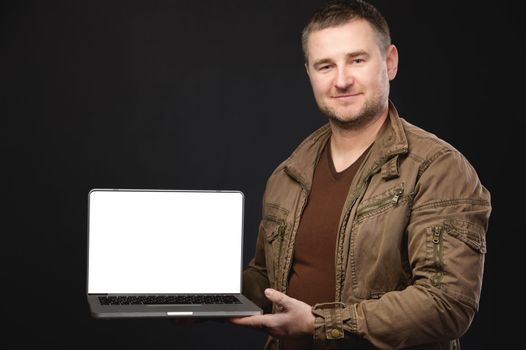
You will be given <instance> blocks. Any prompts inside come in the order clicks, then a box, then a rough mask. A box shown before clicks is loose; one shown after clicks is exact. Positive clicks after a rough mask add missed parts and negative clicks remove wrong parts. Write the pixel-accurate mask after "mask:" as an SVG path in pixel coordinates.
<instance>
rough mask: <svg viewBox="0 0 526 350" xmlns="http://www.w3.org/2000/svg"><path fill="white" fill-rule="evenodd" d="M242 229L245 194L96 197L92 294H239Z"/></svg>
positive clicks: (118, 193)
mask: <svg viewBox="0 0 526 350" xmlns="http://www.w3.org/2000/svg"><path fill="white" fill-rule="evenodd" d="M242 230H243V194H242V193H241V192H206V191H203V192H188V191H129V190H119V191H105V190H94V191H92V192H90V198H89V233H88V234H89V250H88V252H89V260H88V261H89V262H88V264H89V266H88V293H90V294H103V293H115V294H119V293H122V294H129V293H153V294H155V293H239V292H240V291H241V274H240V273H241V264H242V256H241V249H242Z"/></svg>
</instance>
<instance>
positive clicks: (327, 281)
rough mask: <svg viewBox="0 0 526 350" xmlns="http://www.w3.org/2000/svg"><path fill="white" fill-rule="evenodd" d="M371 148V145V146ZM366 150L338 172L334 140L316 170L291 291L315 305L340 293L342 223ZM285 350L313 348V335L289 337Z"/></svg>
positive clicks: (300, 231) (299, 236) (297, 245)
mask: <svg viewBox="0 0 526 350" xmlns="http://www.w3.org/2000/svg"><path fill="white" fill-rule="evenodd" d="M369 149H370V147H369ZM365 154H367V151H365V152H364V153H363V154H362V155H361V156H360V158H358V159H357V160H356V161H355V162H354V163H353V164H352V165H351V166H349V167H348V168H347V169H345V170H343V171H341V172H339V173H338V172H337V171H336V169H335V168H334V162H333V160H332V157H331V150H330V143H327V145H326V146H325V148H324V150H323V152H322V154H321V156H320V160H319V161H318V164H317V165H316V169H315V170H314V177H313V180H312V188H311V193H310V195H309V200H308V203H307V206H306V207H305V210H304V211H303V215H302V217H301V222H300V225H299V227H298V232H297V233H296V242H295V249H294V260H293V262H292V270H291V275H290V280H289V286H288V289H287V294H288V295H289V296H290V297H292V298H295V299H298V300H301V301H303V302H305V303H307V304H309V305H312V306H314V304H316V303H326V302H333V301H334V299H335V294H336V289H335V288H336V270H335V264H336V263H335V251H336V238H337V235H338V226H339V223H340V216H341V214H342V210H343V205H344V203H345V199H346V198H347V194H348V192H349V187H350V186H351V182H352V180H353V178H354V175H355V174H356V171H357V170H358V168H359V166H360V164H361V163H362V161H363V158H365ZM283 345H284V349H286V350H292V349H309V348H312V345H313V344H312V337H304V338H299V339H287V340H286V341H284V342H283Z"/></svg>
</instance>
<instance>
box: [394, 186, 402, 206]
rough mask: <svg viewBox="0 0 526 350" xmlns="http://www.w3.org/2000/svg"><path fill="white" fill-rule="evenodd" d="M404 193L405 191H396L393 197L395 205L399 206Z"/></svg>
mask: <svg viewBox="0 0 526 350" xmlns="http://www.w3.org/2000/svg"><path fill="white" fill-rule="evenodd" d="M402 193H404V190H403V189H397V190H396V191H395V194H394V196H393V203H394V204H398V201H399V200H400V197H401V196H402Z"/></svg>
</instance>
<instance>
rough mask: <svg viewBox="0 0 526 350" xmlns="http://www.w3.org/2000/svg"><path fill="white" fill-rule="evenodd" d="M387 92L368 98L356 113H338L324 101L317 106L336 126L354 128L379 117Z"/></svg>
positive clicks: (383, 107) (385, 103)
mask: <svg viewBox="0 0 526 350" xmlns="http://www.w3.org/2000/svg"><path fill="white" fill-rule="evenodd" d="M387 96H388V93H379V94H377V95H375V96H374V97H372V98H370V99H368V100H366V101H365V103H364V104H363V106H362V108H361V109H360V110H359V111H358V112H357V113H352V112H348V113H347V114H343V113H339V112H338V111H336V109H334V108H332V107H331V106H328V105H327V104H325V103H318V108H319V109H320V111H321V112H322V113H323V114H325V116H326V117H327V118H328V119H329V121H330V122H331V123H332V124H333V125H334V126H336V127H338V128H341V129H344V130H356V129H360V128H362V127H363V126H364V125H368V124H369V123H371V122H373V121H374V120H376V119H377V118H378V117H380V115H381V113H382V112H383V110H384V109H385V107H386V105H387V101H388V97H387Z"/></svg>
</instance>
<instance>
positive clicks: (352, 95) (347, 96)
mask: <svg viewBox="0 0 526 350" xmlns="http://www.w3.org/2000/svg"><path fill="white" fill-rule="evenodd" d="M358 95H360V93H351V94H341V95H334V96H331V97H332V98H336V99H342V100H344V99H349V98H353V97H356V96H358Z"/></svg>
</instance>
